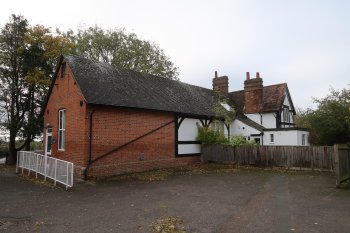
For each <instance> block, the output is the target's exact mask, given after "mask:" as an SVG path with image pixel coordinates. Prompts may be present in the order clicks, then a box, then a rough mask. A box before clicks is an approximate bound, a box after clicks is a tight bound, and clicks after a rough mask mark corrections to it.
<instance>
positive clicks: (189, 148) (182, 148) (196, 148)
mask: <svg viewBox="0 0 350 233" xmlns="http://www.w3.org/2000/svg"><path fill="white" fill-rule="evenodd" d="M178 153H179V155H181V154H197V153H201V145H200V144H181V145H179V147H178Z"/></svg>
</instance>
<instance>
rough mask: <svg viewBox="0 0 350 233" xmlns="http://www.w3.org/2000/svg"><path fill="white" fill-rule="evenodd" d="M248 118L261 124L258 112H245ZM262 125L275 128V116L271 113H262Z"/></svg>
mask: <svg viewBox="0 0 350 233" xmlns="http://www.w3.org/2000/svg"><path fill="white" fill-rule="evenodd" d="M245 115H246V116H247V117H248V118H249V119H251V120H252V121H254V122H256V123H258V124H259V125H261V119H260V114H259V113H254V114H245ZM262 126H264V127H265V128H267V129H274V128H276V117H275V116H274V114H273V113H263V114H262Z"/></svg>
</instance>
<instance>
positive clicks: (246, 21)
mask: <svg viewBox="0 0 350 233" xmlns="http://www.w3.org/2000/svg"><path fill="white" fill-rule="evenodd" d="M349 12H350V1H347V0H328V1H322V0H285V1H283V0H241V1H238V0H237V1H235V0H227V1H224V0H212V1H209V0H208V1H204V0H201V1H200V0H198V1H194V0H193V1H191V0H176V1H175V0H173V1H170V0H147V1H142V0H127V1H112V0H110V1H108V0H98V1H96V0H94V1H90V0H85V1H78V0H74V1H72V0H70V1H66V0H60V1H48V0H40V1H39V0H37V1H35V0H33V1H28V0H22V1H20V0H11V1H8V0H6V1H3V2H2V4H1V8H0V25H1V27H3V26H4V24H5V23H6V22H8V20H9V17H10V15H11V14H13V13H14V14H21V15H23V16H24V17H25V18H27V19H28V20H29V22H30V24H31V25H35V24H43V25H45V26H47V27H52V28H53V29H54V28H56V27H58V28H60V29H61V30H68V29H69V28H71V29H73V30H74V29H76V28H77V27H78V26H83V25H85V26H86V27H88V26H91V25H95V24H96V25H99V26H101V27H103V28H105V29H110V28H125V29H126V30H127V31H128V32H134V33H136V34H137V35H138V36H139V37H140V38H141V39H146V40H151V41H154V42H156V43H157V44H158V45H159V46H160V47H161V48H162V49H163V50H164V52H165V54H166V55H168V57H170V59H171V60H172V61H173V62H174V64H175V65H176V66H178V67H179V68H180V80H181V81H183V82H186V83H190V84H194V85H198V86H202V87H207V88H211V87H212V78H213V76H214V71H215V70H217V71H218V73H219V75H227V76H228V77H229V85H230V91H234V90H239V89H243V82H244V79H245V72H247V71H249V72H251V75H255V73H256V72H260V75H261V77H262V78H263V81H264V85H272V84H277V83H283V82H287V83H288V86H289V90H290V92H291V95H292V98H293V101H294V105H295V106H297V107H303V108H306V107H310V106H313V105H312V97H323V96H325V95H326V94H327V93H328V90H329V88H330V87H331V86H332V87H334V88H336V89H342V88H349V87H350V86H349V85H347V84H350V13H349Z"/></svg>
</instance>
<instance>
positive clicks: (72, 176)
mask: <svg viewBox="0 0 350 233" xmlns="http://www.w3.org/2000/svg"><path fill="white" fill-rule="evenodd" d="M71 164H72V175H71V177H70V179H71V182H70V183H71V187H73V181H74V179H73V178H74V164H73V163H71Z"/></svg>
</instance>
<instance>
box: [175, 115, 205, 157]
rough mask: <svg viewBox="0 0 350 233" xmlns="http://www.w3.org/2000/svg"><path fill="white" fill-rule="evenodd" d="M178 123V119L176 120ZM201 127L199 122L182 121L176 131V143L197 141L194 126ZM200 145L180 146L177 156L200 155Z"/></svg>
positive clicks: (196, 130) (187, 119)
mask: <svg viewBox="0 0 350 233" xmlns="http://www.w3.org/2000/svg"><path fill="white" fill-rule="evenodd" d="M178 121H180V119H179V120H178ZM197 123H198V124H199V125H200V126H201V125H202V124H201V122H200V120H197V119H190V118H186V119H184V120H183V121H182V123H181V125H180V127H179V131H178V141H197V135H198V128H197V125H196V124H197ZM200 152H201V148H200V144H180V145H178V154H193V153H200Z"/></svg>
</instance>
